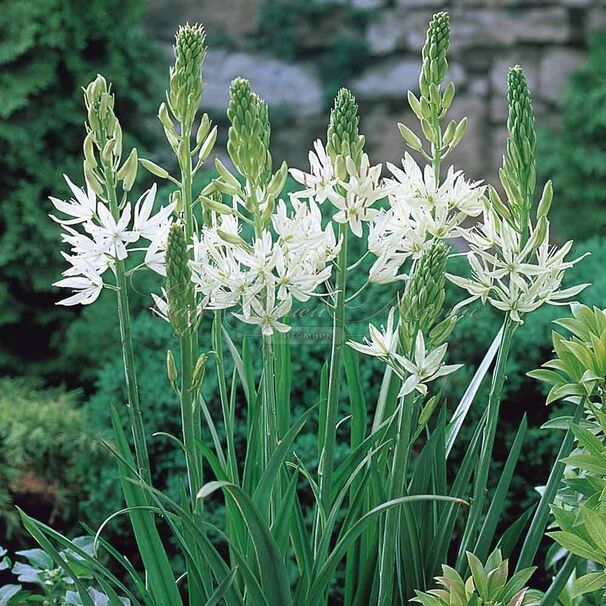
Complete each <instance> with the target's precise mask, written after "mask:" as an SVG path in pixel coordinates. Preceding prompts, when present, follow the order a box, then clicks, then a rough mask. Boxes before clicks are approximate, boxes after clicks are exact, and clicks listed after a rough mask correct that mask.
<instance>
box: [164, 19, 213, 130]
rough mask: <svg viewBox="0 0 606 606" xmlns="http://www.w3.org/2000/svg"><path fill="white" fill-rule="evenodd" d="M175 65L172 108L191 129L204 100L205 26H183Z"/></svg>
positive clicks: (176, 42) (178, 33)
mask: <svg viewBox="0 0 606 606" xmlns="http://www.w3.org/2000/svg"><path fill="white" fill-rule="evenodd" d="M174 48H175V65H174V67H173V68H171V71H170V88H169V95H168V98H169V101H170V107H171V110H172V112H173V114H174V115H175V117H176V118H177V120H179V122H181V123H182V124H185V125H186V127H188V128H189V127H191V124H192V123H193V121H194V117H195V115H196V111H197V109H198V106H199V105H200V101H201V99H202V63H203V61H204V57H205V55H206V34H205V33H204V28H203V27H202V25H199V24H195V25H184V26H182V27H180V28H179V30H178V31H177V35H176V37H175V47H174Z"/></svg>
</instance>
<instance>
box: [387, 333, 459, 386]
mask: <svg viewBox="0 0 606 606" xmlns="http://www.w3.org/2000/svg"><path fill="white" fill-rule="evenodd" d="M447 349H448V344H447V343H444V344H443V345H440V346H439V347H437V348H436V349H434V350H433V351H432V352H430V353H427V352H426V351H425V340H424V338H423V333H422V332H421V331H419V332H418V333H417V337H416V339H415V351H414V361H413V360H408V359H407V358H405V357H404V356H402V355H398V354H396V360H397V362H398V364H399V365H400V366H401V367H402V369H403V370H404V371H405V372H406V373H408V376H406V375H405V373H403V372H402V373H401V376H402V378H404V377H405V376H406V378H404V382H403V383H402V388H401V389H400V397H403V396H405V395H407V394H409V393H412V392H413V391H415V390H416V391H418V392H419V393H421V394H423V395H425V394H426V393H427V383H431V381H435V380H436V379H437V378H439V377H444V376H446V375H449V374H451V373H453V372H455V371H456V370H458V369H459V368H461V367H462V366H463V365H462V364H444V356H445V355H446V350H447ZM399 374H400V373H399Z"/></svg>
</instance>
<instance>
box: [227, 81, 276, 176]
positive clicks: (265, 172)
mask: <svg viewBox="0 0 606 606" xmlns="http://www.w3.org/2000/svg"><path fill="white" fill-rule="evenodd" d="M229 95H230V99H229V105H228V108H227V117H228V118H229V121H230V123H231V126H230V128H229V132H228V140H227V151H228V152H229V156H230V158H231V160H232V162H233V163H234V166H235V167H236V169H237V170H238V172H239V173H240V174H241V175H242V176H244V177H246V178H247V179H249V180H250V181H252V182H253V183H254V184H256V185H261V186H263V185H265V184H266V183H267V181H268V180H269V178H270V177H271V155H270V153H269V139H270V133H271V128H270V124H269V113H268V108H267V104H266V103H265V101H263V99H261V97H259V96H258V95H257V94H256V93H254V92H253V91H252V90H251V88H250V82H248V80H244V79H243V78H236V79H235V80H234V81H233V82H232V83H231V87H230V89H229Z"/></svg>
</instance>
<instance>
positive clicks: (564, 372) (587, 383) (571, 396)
mask: <svg viewBox="0 0 606 606" xmlns="http://www.w3.org/2000/svg"><path fill="white" fill-rule="evenodd" d="M556 324H558V325H559V326H561V327H562V328H564V329H566V330H567V331H568V332H569V336H563V335H561V334H560V333H558V332H555V331H554V333H553V346H554V351H555V353H556V357H555V358H554V359H553V360H550V361H548V362H546V363H545V364H544V365H543V366H544V368H541V369H539V370H535V371H532V372H531V373H529V374H530V375H531V376H532V377H534V378H536V379H539V380H541V381H543V382H545V383H547V384H548V385H551V389H550V391H549V395H548V396H547V403H551V402H554V401H557V400H562V399H563V400H566V401H568V402H570V403H571V404H572V405H573V406H574V407H575V413H574V415H573V417H572V419H571V418H570V417H568V418H561V419H555V420H553V421H551V422H549V423H548V426H556V427H560V426H562V425H564V426H565V427H566V428H567V429H566V435H565V438H564V440H563V442H562V447H561V449H560V452H559V453H558V461H557V462H556V464H555V466H554V468H553V471H552V476H554V474H557V479H558V481H557V482H552V479H553V478H550V481H549V483H548V485H547V487H546V489H545V491H544V492H543V498H542V502H541V505H543V504H544V503H548V504H549V506H550V509H551V512H552V514H553V516H554V525H555V527H556V529H555V530H552V531H551V532H548V533H547V534H548V536H550V537H551V538H552V539H554V540H555V541H556V542H557V543H559V544H560V545H561V546H562V547H563V548H564V549H566V550H567V551H568V552H569V556H568V558H567V559H566V560H565V562H564V563H563V565H562V567H561V568H560V570H559V572H558V575H557V577H556V582H555V583H554V587H553V588H552V589H551V591H550V592H548V594H547V596H546V599H545V601H544V603H546V604H553V603H555V599H556V597H557V595H558V591H559V590H561V589H562V588H563V587H564V585H565V583H566V582H567V581H568V579H569V578H570V577H571V575H572V574H573V573H574V572H575V569H578V570H580V571H581V574H580V575H579V576H578V578H576V579H575V580H574V583H573V585H572V588H571V597H573V598H575V597H578V596H582V595H584V594H586V593H593V592H596V591H599V590H603V589H604V588H605V587H606V572H605V567H606V509H605V503H604V494H605V493H604V489H605V488H606V433H605V432H606V415H605V414H604V402H605V395H606V394H605V392H604V387H605V386H606V310H602V309H598V308H595V307H594V308H589V307H587V306H585V305H574V306H573V307H572V317H571V318H562V319H560V320H557V321H556ZM562 478H563V485H562V482H561V480H562ZM558 489H559V490H558ZM541 505H540V506H539V509H540V508H541ZM543 517H544V518H545V516H543ZM546 521H547V520H546V519H545V522H546ZM583 562H584V564H583ZM583 572H584V573H583Z"/></svg>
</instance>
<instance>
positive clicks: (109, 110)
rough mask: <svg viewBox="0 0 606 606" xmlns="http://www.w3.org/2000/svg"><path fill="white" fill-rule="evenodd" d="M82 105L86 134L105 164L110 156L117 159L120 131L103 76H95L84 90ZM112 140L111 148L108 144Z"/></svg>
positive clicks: (109, 90)
mask: <svg viewBox="0 0 606 606" xmlns="http://www.w3.org/2000/svg"><path fill="white" fill-rule="evenodd" d="M84 103H85V104H86V110H87V119H88V129H87V130H88V132H89V134H90V135H91V137H92V138H93V140H94V143H95V145H96V146H97V149H98V150H100V151H101V152H102V153H103V155H104V158H103V160H104V161H105V162H108V161H109V160H110V159H111V156H112V154H113V155H114V156H115V157H119V155H120V153H121V151H122V129H121V128H120V124H119V122H118V119H117V118H116V116H115V114H114V96H113V94H112V93H111V86H110V85H108V84H107V82H106V80H105V78H104V77H103V76H97V77H96V78H95V79H94V80H93V81H92V82H91V83H90V84H89V85H88V86H87V87H86V88H85V89H84ZM110 140H113V141H114V142H113V143H112V144H111V148H108V147H107V145H108V142H109V141H110Z"/></svg>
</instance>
